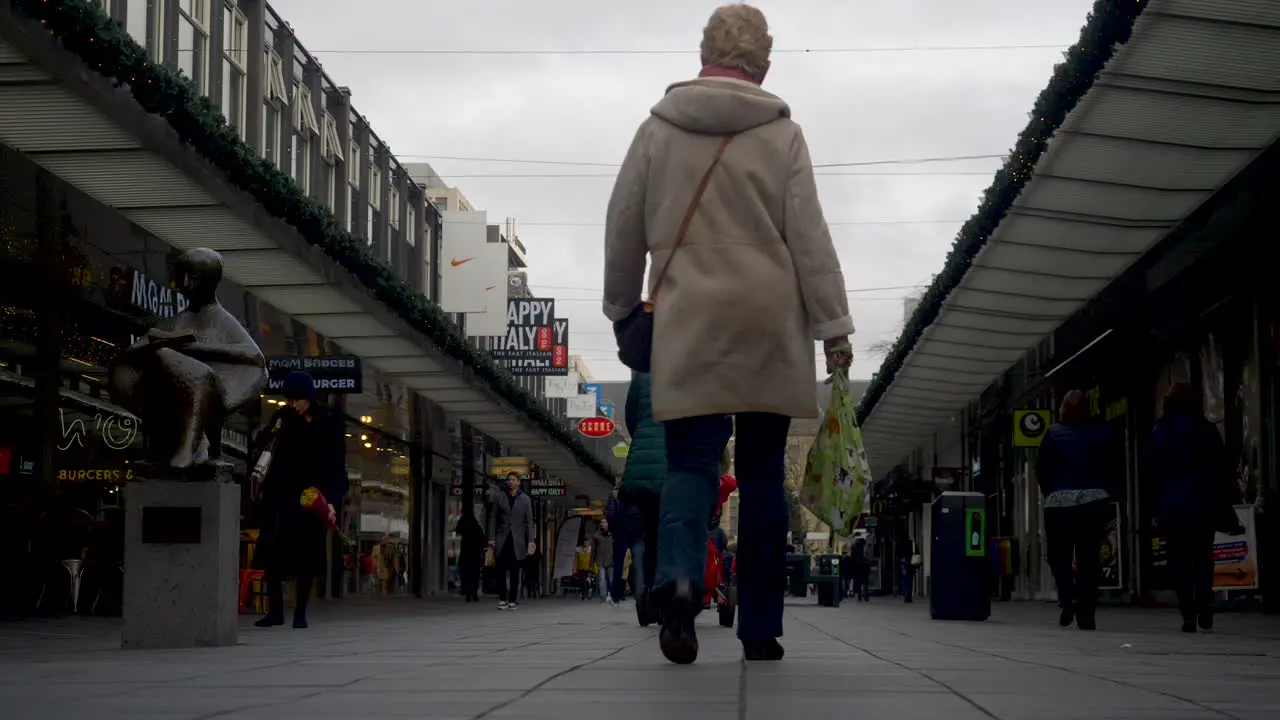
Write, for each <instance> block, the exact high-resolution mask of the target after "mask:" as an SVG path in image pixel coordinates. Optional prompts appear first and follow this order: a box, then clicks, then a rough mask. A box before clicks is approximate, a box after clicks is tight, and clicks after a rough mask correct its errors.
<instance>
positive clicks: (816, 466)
mask: <svg viewBox="0 0 1280 720" xmlns="http://www.w3.org/2000/svg"><path fill="white" fill-rule="evenodd" d="M870 483H871V463H870V462H868V460H867V451H866V448H865V447H863V444H862V431H861V430H859V429H858V421H857V417H856V415H855V412H854V402H853V395H852V394H851V393H850V392H849V371H848V369H846V368H840V369H837V370H836V372H835V375H833V376H832V379H831V405H830V406H828V407H827V412H826V414H825V415H824V416H823V418H822V425H821V426H820V427H819V428H818V436H817V437H816V438H814V440H813V447H811V448H809V460H808V462H807V463H806V464H805V469H804V480H803V482H802V483H801V486H800V502H802V503H804V506H805V507H806V508H808V509H809V511H810V512H812V513H813V514H814V515H815V516H816V517H817V518H818V519H819V520H821V521H822V522H824V523H826V524H827V525H828V526H830V527H831V529H832V530H834V531H835V532H836V534H837V535H841V536H843V537H848V536H850V535H852V534H853V526H854V524H856V523H857V521H858V516H859V515H861V514H862V511H863V509H864V507H865V506H866V497H867V486H868V485H869V484H870Z"/></svg>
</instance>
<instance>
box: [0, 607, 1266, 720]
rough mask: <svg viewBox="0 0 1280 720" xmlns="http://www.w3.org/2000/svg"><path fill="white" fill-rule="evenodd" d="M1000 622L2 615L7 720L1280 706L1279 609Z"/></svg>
mask: <svg viewBox="0 0 1280 720" xmlns="http://www.w3.org/2000/svg"><path fill="white" fill-rule="evenodd" d="M994 612H995V614H994V617H993V618H992V620H991V621H989V622H986V623H945V622H934V621H931V620H929V618H928V613H927V608H926V607H925V606H924V605H923V604H917V605H914V606H905V605H903V604H900V603H893V602H889V601H885V600H881V599H877V600H876V601H873V602H872V603H870V604H867V605H856V606H850V605H846V606H844V607H841V608H818V607H816V604H815V603H814V602H813V600H812V599H811V600H809V601H807V602H804V601H795V602H792V603H790V604H789V605H788V608H787V620H786V632H787V635H786V637H785V638H783V643H784V644H785V646H786V648H787V659H786V660H784V661H783V662H780V663H767V664H766V663H760V664H753V665H750V666H746V665H744V664H743V663H742V661H741V646H740V645H739V643H738V641H737V639H736V638H735V636H734V633H733V631H732V630H729V629H725V628H720V627H718V626H717V625H716V624H715V622H714V619H713V618H711V617H709V616H707V617H703V618H700V620H699V639H700V645H701V653H700V656H699V660H698V662H697V663H696V664H694V665H693V666H688V667H676V666H673V665H670V664H669V663H667V662H665V661H664V660H663V659H662V657H661V655H660V653H659V651H658V647H657V639H656V630H655V629H654V628H649V629H643V628H640V627H637V626H636V625H635V622H634V619H633V616H632V613H631V609H630V608H629V607H622V608H609V607H607V606H599V605H596V604H584V603H580V602H576V601H566V600H546V601H541V602H532V603H528V604H526V605H525V606H524V607H523V608H522V610H521V611H520V613H498V612H496V611H494V610H493V609H492V607H490V606H487V605H486V606H481V607H473V606H467V605H464V604H461V603H456V602H445V601H441V602H420V601H387V602H382V603H362V602H349V603H333V604H323V603H321V604H318V607H316V608H315V610H314V613H313V615H314V617H313V627H312V628H311V629H309V630H307V631H293V630H292V629H289V628H277V629H272V630H266V631H259V630H257V629H255V628H252V627H249V626H248V621H249V620H251V619H252V618H245V619H244V620H245V621H246V623H245V627H243V628H242V632H241V638H242V642H241V644H240V645H239V646H236V647H229V648H216V649H202V650H201V649H197V650H166V651H127V652H126V651H121V650H120V649H119V635H118V632H119V625H118V623H113V622H111V621H108V620H95V619H88V618H68V619H65V620H39V621H27V622H15V623H9V624H3V625H0V717H3V718H4V720H64V719H65V720H70V719H72V718H75V720H82V719H83V718H86V717H92V718H94V720H116V719H117V718H138V719H140V720H198V719H207V718H210V717H217V718H228V719H230V720H254V719H255V718H263V719H264V720H265V719H268V718H269V719H270V720H279V719H280V718H293V717H305V718H312V719H314V720H326V719H328V718H343V719H344V720H349V719H350V718H365V717H385V718H401V717H404V718H409V717H414V718H428V719H430V720H451V719H452V718H467V719H468V720H475V718H478V717H484V718H494V719H495V720H520V719H521V718H538V719H539V720H542V719H544V718H548V717H569V716H573V717H577V716H584V717H601V718H606V719H607V720H632V719H633V718H634V719H636V720H639V719H640V718H644V719H646V720H651V719H652V718H660V719H661V720H682V719H683V718H690V719H693V718H696V719H697V720H718V719H719V718H734V719H735V720H736V719H737V718H742V717H746V718H759V719H761V720H775V719H777V718H804V720H824V719H825V718H840V720H847V719H848V718H859V717H879V716H883V717H893V718H895V720H916V719H917V718H919V719H920V720H926V719H929V720H932V719H933V718H940V717H945V718H948V720H968V719H969V718H985V719H987V720H990V719H991V718H1000V719H1002V720H1022V719H1023V718H1036V720H1076V719H1080V720H1146V719H1147V718H1153V719H1154V718H1162V719H1167V720H1197V719H1199V718H1215V719H1217V720H1221V719H1222V718H1231V717H1234V718H1239V719H1241V720H1253V719H1254V718H1258V719H1261V718H1267V719H1268V720H1275V718H1277V717H1280V662H1278V661H1280V622H1277V621H1276V620H1275V619H1273V618H1267V617H1263V616H1259V615H1232V616H1224V617H1222V618H1221V619H1220V620H1219V632H1217V633H1214V634H1194V635H1184V634H1182V633H1180V632H1178V629H1177V624H1176V622H1173V621H1176V616H1175V615H1174V614H1171V613H1168V612H1163V611H1150V610H1115V609H1104V610H1103V611H1102V612H1100V614H1099V622H1100V627H1101V629H1100V630H1099V631H1098V632H1095V633H1082V632H1079V631H1074V630H1065V631H1064V630H1062V629H1061V628H1058V627H1057V626H1056V623H1055V622H1054V620H1055V615H1056V613H1055V611H1054V608H1052V607H1050V606H1046V605H1033V604H997V605H996V606H995V608H994Z"/></svg>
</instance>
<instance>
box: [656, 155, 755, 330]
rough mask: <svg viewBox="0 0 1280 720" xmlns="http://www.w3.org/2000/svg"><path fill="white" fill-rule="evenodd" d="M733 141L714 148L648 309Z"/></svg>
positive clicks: (659, 273)
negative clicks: (712, 177)
mask: <svg viewBox="0 0 1280 720" xmlns="http://www.w3.org/2000/svg"><path fill="white" fill-rule="evenodd" d="M732 141H733V136H732V135H726V136H725V137H724V139H723V140H721V141H720V146H719V147H717V148H716V154H715V157H713V158H712V159H711V164H710V165H708V166H707V171H706V172H705V173H703V174H702V182H699V183H698V189H697V190H696V191H694V193H693V200H691V201H690V202H689V209H687V210H685V212H684V219H683V220H681V221H680V229H679V230H678V231H676V241H675V243H674V244H673V245H672V246H671V254H670V255H668V256H667V261H666V262H665V263H663V265H662V270H660V271H659V272H658V278H657V279H656V280H654V282H653V292H651V293H649V300H648V302H647V303H646V306H647V308H648V309H650V310H652V309H653V303H654V301H656V300H657V299H658V290H659V289H660V288H661V287H662V281H663V280H665V279H666V277H667V268H669V267H671V261H672V260H673V259H674V258H675V256H676V251H677V250H679V249H680V246H681V245H683V244H684V237H685V235H687V234H688V233H689V226H690V225H692V224H693V217H694V216H695V215H697V214H698V206H699V205H701V204H702V196H703V195H705V194H706V192H707V186H708V185H710V184H711V173H713V172H715V169H716V166H717V165H719V164H720V158H721V157H723V156H724V151H725V148H727V147H729V143H730V142H732Z"/></svg>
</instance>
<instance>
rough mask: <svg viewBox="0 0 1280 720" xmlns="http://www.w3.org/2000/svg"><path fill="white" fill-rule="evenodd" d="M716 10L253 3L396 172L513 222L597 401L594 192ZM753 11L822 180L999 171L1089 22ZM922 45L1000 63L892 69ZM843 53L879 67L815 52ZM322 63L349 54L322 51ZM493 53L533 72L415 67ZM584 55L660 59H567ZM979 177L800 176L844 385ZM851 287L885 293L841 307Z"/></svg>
mask: <svg viewBox="0 0 1280 720" xmlns="http://www.w3.org/2000/svg"><path fill="white" fill-rule="evenodd" d="M720 4H722V2H721V1H719V0H644V1H643V2H639V1H628V0H615V1H614V2H611V3H605V2H599V0H595V1H593V2H588V1H586V0H543V2H538V3H529V2H522V1H517V0H471V1H470V2H445V1H444V0H362V2H361V3H360V9H359V11H358V12H354V11H352V9H351V8H352V3H350V2H349V0H276V1H275V2H272V3H271V5H272V7H274V8H275V9H276V11H277V12H278V13H279V14H280V15H281V17H282V18H283V19H284V20H285V21H286V22H288V23H290V24H291V25H292V26H293V28H294V30H295V31H296V32H297V33H298V37H299V40H300V41H301V43H302V45H303V46H304V47H306V48H307V49H308V50H310V51H312V52H314V53H315V54H316V55H317V56H318V57H319V59H320V61H321V62H322V63H323V64H324V67H325V71H326V72H327V73H328V74H329V76H330V77H331V78H333V80H334V81H335V82H336V83H337V84H338V85H346V86H348V87H350V88H351V90H352V93H353V98H352V102H353V104H354V106H355V108H356V109H357V110H358V111H359V112H360V113H361V114H362V115H364V116H365V117H367V118H368V119H369V121H370V122H371V124H372V125H373V127H374V130H375V132H377V133H378V135H379V136H380V137H381V138H382V139H383V140H385V141H386V142H387V143H388V144H389V145H390V147H391V150H392V152H394V153H395V154H396V156H397V157H399V158H400V160H401V162H420V161H428V162H431V163H432V165H433V166H434V167H435V168H436V170H437V171H438V172H439V173H440V174H441V175H442V176H444V178H445V179H446V181H448V182H449V183H450V184H452V185H453V186H455V187H458V188H460V189H461V190H462V192H463V193H464V194H465V195H466V196H467V197H468V199H470V200H471V202H472V203H473V204H474V205H475V206H476V207H477V209H481V210H486V211H488V213H489V220H490V222H491V223H495V222H496V223H501V222H502V220H503V219H504V218H508V217H512V218H515V219H516V220H517V221H518V222H519V227H520V229H519V233H518V234H519V236H520V239H521V240H522V241H523V242H524V244H525V246H526V248H527V249H528V251H529V265H530V267H529V285H530V287H531V288H532V289H533V291H534V292H535V294H537V295H538V296H541V297H555V298H556V300H557V303H556V312H557V314H558V315H559V316H563V317H568V318H570V346H571V347H570V351H571V352H572V353H573V354H580V355H582V356H584V357H585V358H586V359H587V361H588V364H589V366H590V368H591V370H592V372H593V374H594V375H595V376H596V378H597V379H603V380H615V379H625V378H626V377H628V373H627V371H626V369H625V368H624V367H623V366H622V365H621V364H619V363H618V362H617V360H616V356H615V351H614V344H613V337H612V334H611V332H610V331H609V325H608V322H607V321H606V320H605V319H604V317H603V315H602V314H601V311H600V292H599V288H600V285H601V279H602V267H603V262H604V253H603V240H602V233H603V227H602V223H603V221H604V213H605V205H606V203H607V201H608V196H609V192H610V190H611V188H612V182H613V181H612V176H611V174H612V173H613V172H614V167H616V163H618V162H619V161H620V160H621V158H622V155H623V153H624V152H625V151H626V148H627V145H628V143H629V142H630V140H631V137H632V135H633V134H634V132H635V128H636V126H637V124H639V123H640V122H641V121H642V120H643V119H644V118H645V117H646V115H647V114H648V112H649V108H650V107H651V106H652V105H653V104H654V103H655V102H656V101H657V100H658V99H659V98H660V97H661V95H662V93H663V91H664V89H665V88H666V86H667V85H668V84H669V83H671V82H674V81H678V80H683V79H687V78H689V77H691V76H693V75H695V74H696V73H697V71H698V69H699V64H698V56H697V48H698V43H699V41H700V39H701V30H702V27H703V25H704V24H705V22H706V19H707V17H708V15H709V14H710V12H711V11H712V10H713V9H714V8H715V7H716V6H717V5H720ZM756 4H757V5H758V6H759V7H761V8H762V9H763V10H764V12H765V14H766V15H767V16H768V18H769V23H770V29H771V32H772V34H773V36H774V48H775V55H774V58H773V70H772V72H771V73H770V76H769V78H768V80H767V81H766V83H765V87H766V89H768V90H770V91H771V92H774V93H776V94H778V95H779V96H781V97H782V98H783V99H785V100H786V101H787V102H788V103H790V105H791V108H792V116H793V118H794V119H795V120H796V121H797V122H799V123H800V124H801V125H802V126H803V127H804V130H805V135H806V137H807V139H808V141H809V146H810V150H811V152H812V155H813V159H814V162H815V164H819V165H822V164H840V163H865V162H868V161H883V160H913V159H920V158H948V157H956V156H974V155H993V154H994V155H999V154H1002V153H1004V152H1006V151H1007V150H1008V149H1009V148H1010V147H1011V146H1012V145H1013V142H1014V140H1015V138H1016V136H1017V133H1018V131H1019V130H1021V129H1022V128H1023V127H1024V126H1025V124H1026V122H1027V113H1028V111H1029V110H1030V109H1031V106H1032V103H1033V102H1034V100H1035V97H1036V95H1037V94H1038V93H1039V92H1040V90H1041V89H1042V88H1043V87H1044V86H1045V85H1046V84H1047V82H1048V79H1049V76H1050V74H1051V73H1052V70H1053V65H1054V64H1055V63H1056V62H1059V61H1061V60H1062V50H1063V49H1065V48H1066V47H1067V46H1068V45H1070V44H1071V43H1072V42H1074V41H1075V40H1076V39H1077V37H1078V34H1079V30H1080V27H1081V26H1082V25H1083V24H1084V21H1085V15H1086V13H1087V12H1088V10H1089V8H1090V7H1091V5H1092V2H1091V0H1037V2H1035V3H1034V5H1035V8H1034V10H1032V8H1031V5H1032V4H1030V3H1027V2H1026V1H1025V0H1023V1H1021V2H1016V1H1015V0H970V1H969V2H956V0H899V1H898V2H895V3H879V2H874V3H873V2H870V1H869V0H760V1H759V2H757V3H756ZM1010 45H1015V46H1038V45H1041V46H1042V45H1047V46H1051V47H1039V48H1037V47H1030V48H1028V47H1021V48H1014V49H1009V48H1007V46H1010ZM937 46H945V47H955V46H965V47H969V48H973V47H974V46H981V47H990V46H1006V47H1005V48H1004V49H968V50H948V51H938V50H925V51H919V50H917V51H905V50H902V48H920V47H935V48H936V47H937ZM850 48H863V49H865V48H894V50H892V51H883V52H833V51H832V50H835V49H850ZM341 50H347V51H352V50H354V51H362V52H360V53H342V52H327V51H341ZM511 50H539V51H548V52H545V53H532V54H531V53H525V54H515V53H502V52H487V53H472V54H467V53H459V52H446V53H438V52H434V53H433V52H428V51H511ZM593 50H611V51H621V50H640V51H668V52H665V53H653V52H650V53H648V54H608V53H589V52H588V53H583V52H581V51H593ZM802 50H815V52H799V51H802ZM371 51H389V52H385V54H378V53H371ZM403 51H412V52H403ZM555 51H578V52H577V53H564V52H555ZM671 51H676V52H671ZM686 51H687V52H686ZM442 156H458V157H468V158H495V159H505V160H511V159H515V160H542V161H555V162H557V163H570V162H579V163H592V164H594V165H581V166H573V165H567V164H550V163H547V164H537V163H511V162H479V161H474V160H450V159H444V158H443V157H442ZM998 164H999V161H998V159H979V160H966V161H954V162H933V163H927V164H918V163H917V164H883V165H863V166H853V167H843V168H828V169H819V170H818V171H817V172H818V173H819V175H820V177H819V188H820V190H821V192H822V202H823V205H824V208H825V212H826V215H827V220H828V222H830V223H831V225H832V227H831V231H832V235H833V237H834V238H835V243H836V247H837V249H838V250H839V252H840V258H841V262H842V264H843V268H844V273H845V279H846V284H847V285H848V288H849V290H851V291H854V292H851V293H850V301H851V302H850V309H851V311H852V313H853V316H854V322H855V323H856V324H857V326H858V334H857V336H856V337H855V338H854V339H853V344H854V348H855V350H857V351H858V352H859V355H858V360H857V362H856V363H855V366H854V375H855V376H858V377H869V376H870V375H871V374H872V373H874V372H875V371H876V369H877V368H878V367H879V365H880V362H881V361H882V359H883V357H882V356H880V355H876V354H874V353H872V352H869V351H868V349H869V348H870V347H871V346H873V345H875V344H876V343H882V342H884V341H892V340H893V339H894V338H896V337H897V335H898V332H899V330H900V329H901V324H902V317H903V298H904V296H905V295H907V293H908V292H910V291H909V290H906V289H897V288H900V287H901V286H917V285H925V284H927V283H928V282H929V280H930V278H931V277H932V275H933V273H935V272H937V271H938V269H939V268H940V267H941V266H942V262H943V259H944V258H945V256H946V253H947V250H948V249H949V248H950V246H951V244H952V241H953V239H954V237H955V234H956V231H957V230H958V229H959V226H960V223H961V222H963V221H964V220H965V219H967V218H968V217H969V215H971V214H972V213H973V211H974V209H975V208H976V206H977V200H978V197H979V196H980V194H981V193H982V191H983V190H984V189H985V188H986V187H987V185H989V184H990V182H991V177H992V174H993V173H994V171H995V169H996V168H997V167H998ZM611 166H613V167H611ZM852 173H860V175H855V174H852ZM906 173H911V174H910V175H907V174H906ZM546 175H567V176H570V177H559V178H554V177H545V176H546ZM519 176H524V177H519ZM529 176H537V177H529ZM584 176H585V177H584ZM869 288H895V289H889V290H871V291H861V290H863V289H869Z"/></svg>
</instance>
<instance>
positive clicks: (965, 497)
mask: <svg viewBox="0 0 1280 720" xmlns="http://www.w3.org/2000/svg"><path fill="white" fill-rule="evenodd" d="M931 511H932V520H933V537H932V538H930V542H931V546H930V548H931V553H930V558H929V565H930V577H929V616H930V617H932V618H933V619H935V620H986V619H987V618H989V617H991V593H990V591H989V589H988V574H989V571H990V566H989V562H988V558H987V552H988V549H987V499H986V496H985V495H983V494H982V493H975V492H944V493H942V494H941V495H939V496H938V499H937V500H934V501H933V507H932V508H931Z"/></svg>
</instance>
